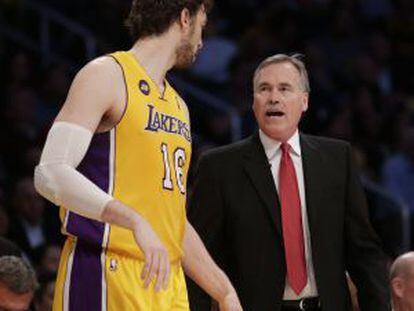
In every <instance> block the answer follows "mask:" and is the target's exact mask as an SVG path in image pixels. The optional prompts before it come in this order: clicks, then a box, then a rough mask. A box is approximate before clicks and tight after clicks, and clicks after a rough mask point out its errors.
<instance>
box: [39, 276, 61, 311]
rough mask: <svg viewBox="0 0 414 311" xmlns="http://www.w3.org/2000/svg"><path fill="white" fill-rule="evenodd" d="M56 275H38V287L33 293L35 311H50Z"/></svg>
mask: <svg viewBox="0 0 414 311" xmlns="http://www.w3.org/2000/svg"><path fill="white" fill-rule="evenodd" d="M55 280H56V274H54V273H52V274H45V275H40V277H39V283H40V286H39V288H38V290H37V291H36V293H35V296H34V299H33V306H34V310H35V311H52V306H53V293H54V291H55Z"/></svg>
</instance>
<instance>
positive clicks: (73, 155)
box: [34, 122, 113, 220]
mask: <svg viewBox="0 0 414 311" xmlns="http://www.w3.org/2000/svg"><path fill="white" fill-rule="evenodd" d="M92 136H93V133H92V132H91V131H89V130H88V129H86V128H83V127H81V126H79V125H77V124H74V123H68V122H56V123H55V124H53V126H52V128H51V129H50V131H49V134H48V136H47V139H46V143H45V147H44V148H43V152H42V156H41V159H40V163H39V165H38V166H36V168H35V173H34V184H35V187H36V190H37V191H38V192H39V193H40V194H41V195H43V196H44V197H45V198H46V199H48V200H49V201H51V202H53V203H54V204H56V205H63V206H64V207H65V208H67V209H69V210H71V211H73V212H75V213H77V214H80V215H82V216H85V217H88V218H93V219H96V220H101V215H102V212H103V209H104V207H105V205H106V204H107V203H108V202H109V201H111V200H112V199H113V198H112V196H110V195H109V194H107V193H106V192H104V191H103V190H101V189H100V188H99V187H98V186H96V185H95V184H93V183H92V182H91V181H90V180H88V179H87V178H86V177H85V176H83V175H82V174H81V173H79V172H78V171H77V170H76V167H77V166H78V165H79V163H80V162H81V161H82V159H83V157H84V156H85V154H86V151H87V150H88V147H89V144H90V142H91V140H92Z"/></svg>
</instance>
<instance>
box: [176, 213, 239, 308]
mask: <svg viewBox="0 0 414 311" xmlns="http://www.w3.org/2000/svg"><path fill="white" fill-rule="evenodd" d="M183 247H184V256H183V267H184V270H185V273H186V274H187V275H188V276H189V277H190V278H191V279H193V280H194V282H196V283H197V284H198V285H199V286H200V287H201V288H203V289H204V290H205V291H206V292H207V293H208V294H209V295H210V296H211V297H212V298H213V299H215V300H216V301H217V302H218V303H219V306H220V311H240V310H242V307H241V305H240V302H239V299H238V297H237V294H236V291H235V289H234V288H233V286H232V285H231V283H230V280H229V279H228V278H227V276H226V275H225V273H224V272H223V271H222V270H221V269H220V268H219V267H218V266H217V265H216V264H215V262H214V261H213V259H212V258H211V256H210V255H209V253H208V251H207V249H206V248H205V246H204V244H203V242H202V241H201V239H200V237H199V236H198V234H197V232H196V231H195V230H194V228H193V226H192V225H191V224H190V223H189V222H188V221H187V223H186V231H185V235H184V241H183Z"/></svg>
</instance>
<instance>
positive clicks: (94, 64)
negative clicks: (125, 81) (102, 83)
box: [78, 55, 122, 78]
mask: <svg viewBox="0 0 414 311" xmlns="http://www.w3.org/2000/svg"><path fill="white" fill-rule="evenodd" d="M95 75H96V77H97V78H99V77H102V78H114V77H116V76H117V75H118V76H119V77H121V78H122V69H121V67H120V66H119V64H118V63H117V62H116V60H115V59H114V58H113V57H111V56H110V55H103V56H99V57H97V58H95V59H93V60H91V61H89V62H88V63H87V64H86V65H84V66H83V67H82V68H81V70H80V71H79V72H78V76H88V77H90V76H95Z"/></svg>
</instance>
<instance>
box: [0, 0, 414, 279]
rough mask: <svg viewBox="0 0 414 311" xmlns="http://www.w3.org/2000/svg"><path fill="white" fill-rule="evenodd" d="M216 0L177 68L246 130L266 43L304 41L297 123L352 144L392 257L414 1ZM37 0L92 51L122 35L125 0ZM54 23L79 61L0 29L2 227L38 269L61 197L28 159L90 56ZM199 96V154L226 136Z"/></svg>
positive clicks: (410, 165) (411, 153)
mask: <svg viewBox="0 0 414 311" xmlns="http://www.w3.org/2000/svg"><path fill="white" fill-rule="evenodd" d="M216 2H217V3H216V6H215V9H214V10H213V12H212V14H211V16H210V17H209V23H208V26H207V29H206V34H205V38H204V48H203V49H202V51H201V52H200V55H199V57H198V59H197V62H196V63H195V65H194V66H193V67H192V68H191V69H190V70H187V71H181V72H174V75H176V76H178V77H181V78H182V79H185V80H186V81H188V82H190V83H191V84H192V85H195V86H197V87H198V88H200V89H202V90H204V91H206V92H208V93H209V94H211V95H212V96H214V97H216V98H219V99H220V100H223V101H225V102H227V103H228V104H229V105H230V106H231V107H233V108H234V110H235V111H236V112H237V114H238V115H239V116H240V118H241V120H242V124H241V126H242V136H243V137H244V136H247V135H249V134H251V133H252V132H253V131H254V130H255V129H256V124H255V122H254V117H253V115H252V113H251V101H252V81H251V78H252V76H253V70H254V68H255V67H256V66H257V64H258V63H259V62H260V61H261V60H262V59H263V58H264V57H266V56H269V55H271V54H275V53H288V54H291V53H293V52H298V53H302V54H303V55H304V61H305V63H306V65H307V68H308V72H309V75H310V85H311V94H310V110H309V111H308V112H307V113H306V115H305V116H304V119H303V122H302V130H303V131H305V132H307V133H311V134H319V135H325V136H330V137H336V138H340V139H345V140H347V141H349V142H351V143H352V144H353V146H354V149H355V157H356V158H357V160H358V163H359V164H360V168H361V178H362V181H363V184H364V187H365V189H366V191H367V198H368V203H369V207H370V214H371V219H372V222H373V224H374V227H375V229H376V230H377V232H378V234H379V235H380V237H381V239H382V241H383V244H384V248H385V250H386V252H387V254H388V255H389V257H390V259H393V258H395V257H396V256H397V255H399V254H401V253H402V252H404V251H407V250H409V249H414V221H413V220H414V216H413V215H414V75H413V74H412V72H413V69H414V19H413V17H412V16H413V15H414V2H413V1H411V0H394V1H391V0H337V1H334V0H281V1H271V0H260V1H259V0H227V1H225V0H222V1H216ZM42 3H44V4H45V5H48V6H50V7H52V8H53V9H55V10H57V11H59V12H61V13H62V14H64V15H66V16H68V17H69V18H71V19H73V20H75V21H76V22H79V23H81V24H83V25H84V26H86V27H88V28H89V29H90V30H91V31H92V32H93V34H94V35H95V36H96V38H97V44H98V50H99V54H104V53H108V52H111V51H114V50H119V49H127V48H128V46H129V45H130V42H129V39H128V34H127V31H126V29H125V28H124V27H123V26H122V25H123V19H124V18H125V17H126V14H127V13H128V9H129V6H130V0H105V1H102V0H100V1H98V0H93V1H92V0H90V1H82V0H72V1H69V0H59V1H57V0H53V1H52V0H44V1H42ZM0 5H1V6H2V8H1V9H0V21H2V22H3V23H6V24H9V25H13V27H20V29H23V30H26V31H27V33H29V34H31V33H34V32H35V29H34V27H33V23H35V21H33V20H30V19H25V18H22V14H20V12H21V10H22V7H23V6H22V4H21V3H20V2H19V1H0ZM0 27H1V26H0ZM51 35H52V36H53V38H52V39H53V40H54V47H55V49H56V52H57V53H60V54H61V55H63V56H64V57H66V58H69V59H71V60H73V61H74V63H75V64H77V66H79V67H78V68H73V66H69V65H68V64H67V63H65V62H45V61H44V59H43V58H42V55H40V54H36V53H33V52H32V51H30V50H27V49H25V48H23V47H21V46H19V45H18V44H16V43H14V42H13V41H11V40H9V39H8V38H7V37H2V36H1V35H0V72H1V75H0V150H1V153H0V236H5V237H8V238H10V239H11V240H13V241H15V242H16V243H17V244H18V245H19V247H20V248H21V249H22V250H23V251H24V253H25V254H26V256H27V257H28V258H29V259H30V261H31V262H32V263H33V264H34V266H35V268H36V271H37V273H38V275H41V276H43V275H50V274H51V273H52V274H53V273H54V272H55V271H56V269H57V266H58V258H59V252H60V245H61V242H62V237H61V235H60V233H59V216H58V209H57V208H54V207H51V206H50V204H49V203H48V202H46V201H45V200H44V199H42V198H41V197H40V196H39V195H38V194H37V193H36V192H35V190H34V187H33V181H32V175H33V168H34V166H35V165H36V163H37V162H38V160H39V156H40V153H41V148H42V146H43V142H44V140H45V136H46V134H47V131H48V128H49V127H50V125H51V123H52V122H53V119H54V117H55V116H56V114H57V112H58V110H59V108H60V106H61V105H62V103H63V102H64V100H65V96H66V94H67V92H68V89H69V87H70V83H71V81H72V79H73V76H74V73H75V72H76V70H77V69H79V68H80V66H82V65H83V64H85V62H86V61H87V60H86V59H84V57H83V56H82V55H83V54H82V48H81V45H80V44H79V42H77V41H76V40H75V39H74V38H73V36H72V35H71V34H70V33H65V32H64V31H62V30H60V29H56V30H54V29H53V28H52V29H51ZM179 91H181V90H179ZM183 93H184V94H185V90H184V91H183ZM185 99H186V98H185ZM187 99H188V98H187ZM196 102H197V98H191V101H190V100H189V102H188V104H189V106H190V109H191V108H194V109H193V112H192V121H193V124H192V128H193V131H194V134H195V139H194V148H195V149H194V155H195V159H196V158H197V156H198V155H199V153H200V152H201V151H204V150H206V149H207V148H211V147H214V146H219V145H223V144H226V143H229V142H231V137H232V133H231V131H232V128H231V120H230V118H229V116H228V115H226V114H223V113H218V112H213V111H212V112H211V113H206V114H202V115H197V111H198V109H199V108H197V107H199V105H197V103H196ZM410 217H411V218H410ZM410 226H411V228H412V229H410ZM46 279H47V278H46Z"/></svg>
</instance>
